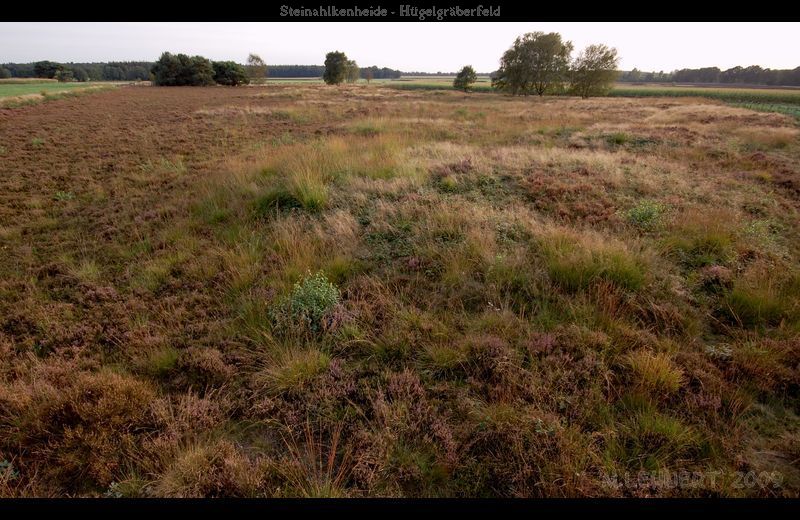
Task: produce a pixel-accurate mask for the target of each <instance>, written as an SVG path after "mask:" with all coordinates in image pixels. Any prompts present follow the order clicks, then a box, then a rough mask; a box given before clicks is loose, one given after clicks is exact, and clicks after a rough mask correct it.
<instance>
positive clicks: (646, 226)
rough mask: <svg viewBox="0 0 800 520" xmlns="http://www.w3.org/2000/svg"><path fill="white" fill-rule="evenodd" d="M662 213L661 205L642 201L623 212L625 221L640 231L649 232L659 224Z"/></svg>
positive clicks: (662, 206) (663, 209)
mask: <svg viewBox="0 0 800 520" xmlns="http://www.w3.org/2000/svg"><path fill="white" fill-rule="evenodd" d="M664 211H665V207H664V205H663V204H660V203H658V202H654V201H650V200H643V201H641V202H639V203H638V204H636V206H634V207H632V208H631V209H629V210H628V211H626V212H625V220H627V221H628V222H629V223H630V224H632V225H634V226H636V227H638V228H640V229H643V230H651V229H653V228H655V227H656V226H657V225H658V224H659V222H660V221H661V217H662V216H663V214H664Z"/></svg>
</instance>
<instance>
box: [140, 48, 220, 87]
mask: <svg viewBox="0 0 800 520" xmlns="http://www.w3.org/2000/svg"><path fill="white" fill-rule="evenodd" d="M151 72H152V73H153V83H154V84H156V85H161V86H180V85H191V86H203V85H213V84H214V67H213V66H212V65H211V62H210V61H208V60H207V59H206V58H203V57H202V56H192V57H190V56H187V55H186V54H170V53H169V52H165V53H163V54H162V55H161V57H160V58H159V59H158V61H157V62H155V64H154V65H153V68H152V69H151Z"/></svg>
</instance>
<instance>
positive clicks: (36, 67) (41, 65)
mask: <svg viewBox="0 0 800 520" xmlns="http://www.w3.org/2000/svg"><path fill="white" fill-rule="evenodd" d="M63 68H64V67H63V65H61V64H60V63H55V62H52V61H38V62H36V63H34V64H33V73H34V75H35V76H36V77H37V78H48V79H53V78H55V77H56V74H58V71H60V70H62V69H63Z"/></svg>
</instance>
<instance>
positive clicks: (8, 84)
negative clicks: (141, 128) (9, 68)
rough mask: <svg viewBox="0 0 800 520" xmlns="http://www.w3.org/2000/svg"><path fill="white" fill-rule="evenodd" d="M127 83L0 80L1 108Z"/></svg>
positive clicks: (23, 79)
mask: <svg viewBox="0 0 800 520" xmlns="http://www.w3.org/2000/svg"><path fill="white" fill-rule="evenodd" d="M124 83H125V82H114V81H93V82H91V83H59V82H57V81H55V80H39V79H36V80H26V79H25V78H21V79H11V80H0V108H2V107H19V106H24V105H30V104H34V103H39V102H41V101H49V100H53V99H61V98H63V97H69V96H75V95H81V94H85V93H87V92H94V91H97V90H104V89H109V88H112V87H116V86H119V85H121V84H124Z"/></svg>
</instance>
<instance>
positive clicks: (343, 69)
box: [322, 51, 349, 85]
mask: <svg viewBox="0 0 800 520" xmlns="http://www.w3.org/2000/svg"><path fill="white" fill-rule="evenodd" d="M348 65H349V60H348V59H347V55H346V54H345V53H343V52H339V51H334V52H329V53H328V54H326V55H325V72H323V73H322V79H323V80H325V83H327V84H328V85H338V84H339V83H341V82H343V81H344V80H345V79H346V77H347V69H348Z"/></svg>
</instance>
